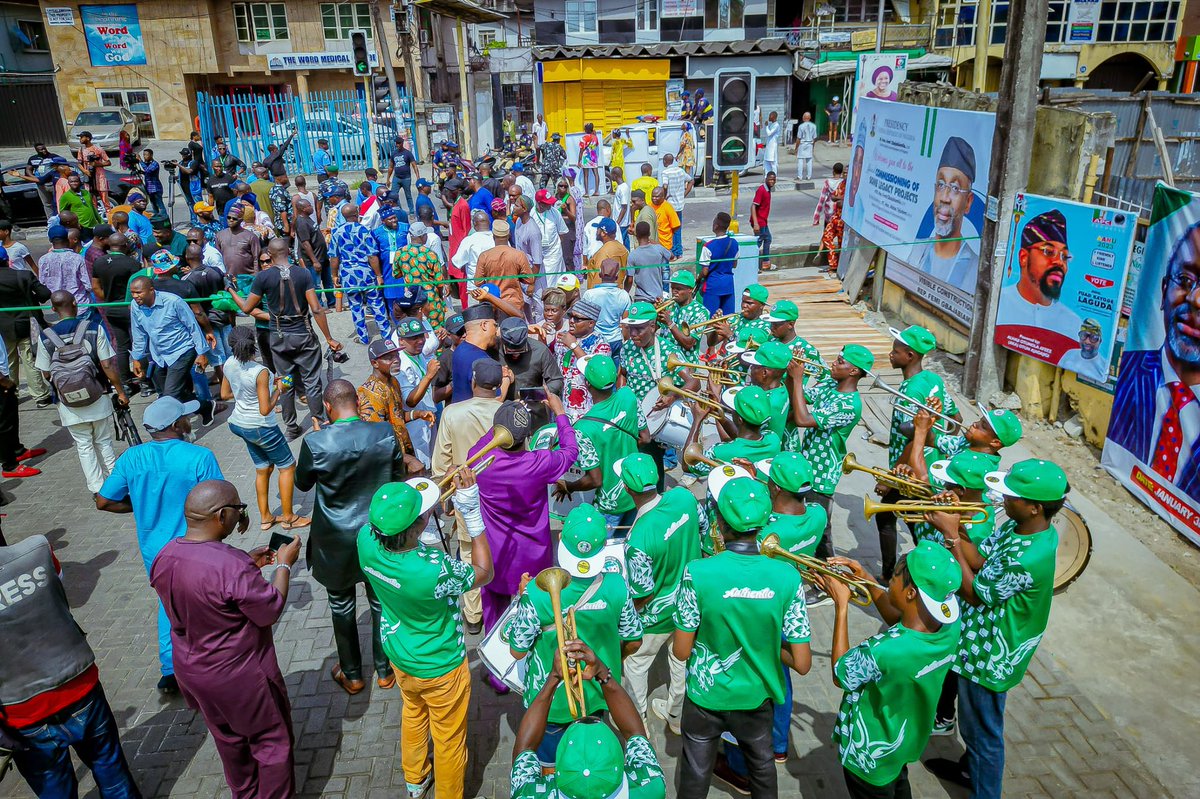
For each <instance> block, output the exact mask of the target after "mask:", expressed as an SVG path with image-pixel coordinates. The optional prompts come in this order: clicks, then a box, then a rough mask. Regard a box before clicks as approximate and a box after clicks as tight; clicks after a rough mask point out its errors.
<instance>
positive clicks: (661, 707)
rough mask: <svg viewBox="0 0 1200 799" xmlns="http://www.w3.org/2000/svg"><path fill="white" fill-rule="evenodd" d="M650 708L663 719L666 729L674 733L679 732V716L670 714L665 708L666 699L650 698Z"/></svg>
mask: <svg viewBox="0 0 1200 799" xmlns="http://www.w3.org/2000/svg"><path fill="white" fill-rule="evenodd" d="M650 709H651V710H653V711H654V715H656V716H658V717H659V718H660V719H662V720H663V721H665V722H666V723H667V729H668V730H670V731H671V732H673V733H675V734H676V735H679V734H680V732H679V717H678V716H672V715H671V714H670V712H669V711H668V710H667V700H665V699H651V700H650Z"/></svg>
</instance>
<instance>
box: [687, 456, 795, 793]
mask: <svg viewBox="0 0 1200 799" xmlns="http://www.w3.org/2000/svg"><path fill="white" fill-rule="evenodd" d="M731 471H733V470H731ZM709 490H710V491H712V493H713V494H714V496H715V497H716V500H717V511H718V515H717V525H718V528H719V531H720V534H721V535H722V537H723V538H724V539H725V551H723V552H721V553H719V554H717V555H715V556H713V557H711V558H704V559H702V560H694V561H692V562H691V563H689V564H688V565H687V567H686V568H685V569H684V572H683V578H682V580H681V582H680V586H679V593H678V595H677V599H676V602H677V605H676V608H675V628H676V632H675V637H674V641H673V644H672V646H673V651H674V654H675V657H677V658H678V659H680V660H684V661H686V662H687V695H686V697H685V698H684V702H683V713H682V717H681V720H680V726H681V727H682V729H683V731H684V734H683V759H682V761H681V762H680V778H679V786H678V795H679V796H680V797H681V799H701V797H706V796H708V788H709V784H710V782H711V780H712V771H713V765H714V763H715V760H716V757H717V747H718V744H719V743H720V740H721V733H722V732H723V731H725V730H729V731H730V732H731V733H732V734H733V737H734V738H735V739H736V740H737V742H738V744H739V746H740V747H741V749H742V752H743V753H744V754H745V757H746V761H747V767H748V770H749V773H750V784H751V795H752V796H754V797H756V798H758V797H761V798H762V799H766V797H774V796H776V794H777V777H776V773H775V763H774V759H773V757H772V752H771V722H772V714H773V706H772V702H782V701H783V698H784V686H783V683H784V674H783V672H782V671H781V670H780V668H779V663H780V661H781V659H782V661H783V662H784V663H785V664H786V665H788V666H790V667H791V668H792V669H794V670H795V671H796V672H797V673H799V674H806V673H808V670H809V668H810V667H811V666H812V652H811V651H810V650H809V646H808V639H809V625H808V613H807V611H806V610H805V607H804V593H803V591H802V590H801V585H800V573H799V572H798V571H797V570H796V569H795V568H793V567H792V566H791V565H790V564H788V563H785V562H780V561H775V560H772V559H770V558H766V557H763V556H762V555H760V554H759V552H758V542H757V541H756V537H757V536H758V533H759V531H760V530H761V529H762V528H763V527H764V526H765V525H766V524H767V521H768V519H769V517H770V515H771V500H770V497H769V496H768V494H767V489H766V487H765V486H764V485H763V484H762V483H760V482H758V481H757V480H754V479H753V478H750V477H733V478H731V479H726V478H725V476H724V470H718V471H717V472H714V474H713V475H712V476H711V477H710V478H709ZM780 641H784V642H786V644H785V646H784V648H783V649H782V650H781V648H780Z"/></svg>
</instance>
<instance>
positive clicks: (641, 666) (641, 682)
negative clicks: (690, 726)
mask: <svg viewBox="0 0 1200 799" xmlns="http://www.w3.org/2000/svg"><path fill="white" fill-rule="evenodd" d="M664 645H666V649H667V667H668V668H669V670H670V672H671V683H670V685H669V686H668V688H667V708H668V710H669V712H670V715H671V717H672V718H679V715H680V714H681V713H682V712H683V695H684V692H685V691H686V690H687V664H686V663H684V662H683V661H682V660H678V659H677V658H676V657H675V653H673V652H672V651H671V633H655V634H652V635H643V636H642V645H641V646H640V647H638V651H636V652H634V653H633V654H632V655H630V656H629V657H627V658H625V662H624V664H623V665H622V667H621V668H622V670H623V673H624V679H623V680H622V682H623V683H624V685H625V690H626V691H628V692H629V698H630V699H632V700H633V704H634V705H636V706H637V709H638V712H639V713H641V714H642V715H643V716H645V715H646V694H647V690H646V683H647V678H648V677H649V675H650V667H651V666H653V665H654V661H655V659H656V658H657V656H658V650H660V649H662V648H663V646H664Z"/></svg>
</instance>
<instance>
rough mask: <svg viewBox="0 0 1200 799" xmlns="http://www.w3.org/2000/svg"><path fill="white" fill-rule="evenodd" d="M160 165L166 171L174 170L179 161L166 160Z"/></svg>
mask: <svg viewBox="0 0 1200 799" xmlns="http://www.w3.org/2000/svg"><path fill="white" fill-rule="evenodd" d="M162 165H163V167H164V168H165V169H166V170H167V171H168V172H174V171H175V169H176V168H177V167H178V166H179V162H178V161H176V160H166V161H163V162H162Z"/></svg>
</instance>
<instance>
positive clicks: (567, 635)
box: [533, 566, 587, 719]
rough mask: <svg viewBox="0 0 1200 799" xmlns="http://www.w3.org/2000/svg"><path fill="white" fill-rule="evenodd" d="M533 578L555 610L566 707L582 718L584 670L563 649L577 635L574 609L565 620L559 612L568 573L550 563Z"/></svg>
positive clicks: (584, 704) (560, 611)
mask: <svg viewBox="0 0 1200 799" xmlns="http://www.w3.org/2000/svg"><path fill="white" fill-rule="evenodd" d="M533 581H534V582H535V583H536V584H537V587H538V588H540V589H542V590H543V591H545V592H546V593H547V594H549V595H550V606H551V608H553V611H554V632H555V634H556V635H557V636H558V659H559V667H560V668H561V669H562V673H563V687H564V688H566V691H567V708H568V709H569V710H570V711H571V715H572V716H573V717H575V718H577V719H578V718H582V717H584V716H586V715H587V701H586V700H585V699H584V697H583V669H582V668H580V667H579V666H578V665H577V664H573V662H572V661H569V660H568V659H567V653H566V650H564V649H563V645H564V644H566V642H567V641H573V640H575V638H576V632H575V608H571V609H570V611H568V612H567V618H566V621H565V622H564V621H563V612H562V592H563V589H564V588H566V587H567V586H568V585H570V584H571V575H570V574H568V573H567V570H566V569H563V568H560V567H558V566H551V567H550V568H548V569H542V570H541V571H540V572H538V575H537V577H535V578H534V580H533ZM572 666H574V667H573V668H572Z"/></svg>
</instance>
